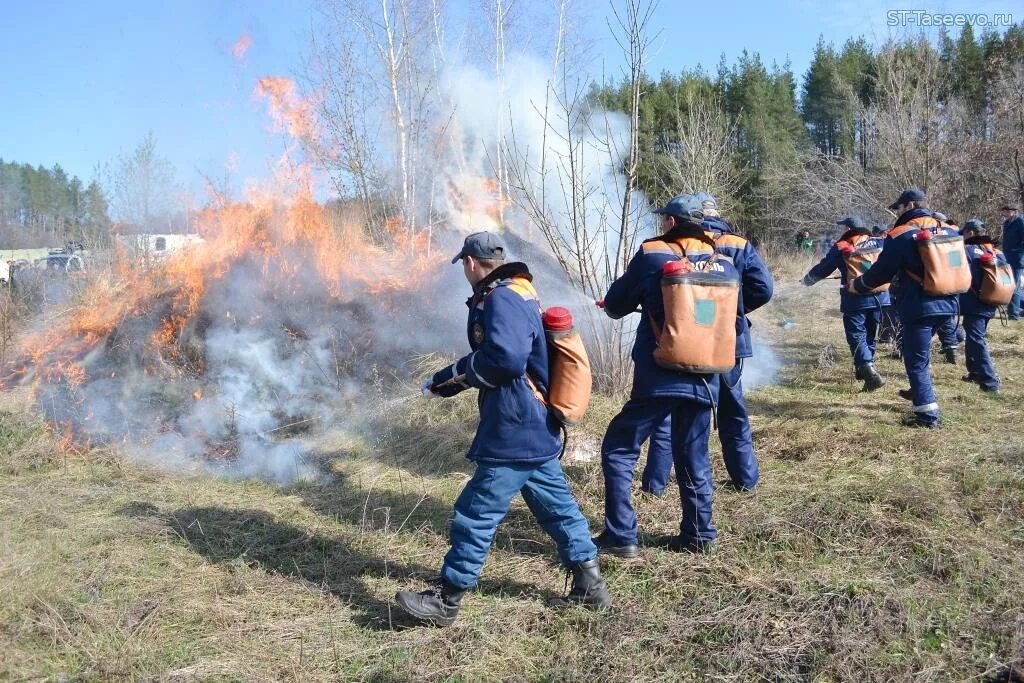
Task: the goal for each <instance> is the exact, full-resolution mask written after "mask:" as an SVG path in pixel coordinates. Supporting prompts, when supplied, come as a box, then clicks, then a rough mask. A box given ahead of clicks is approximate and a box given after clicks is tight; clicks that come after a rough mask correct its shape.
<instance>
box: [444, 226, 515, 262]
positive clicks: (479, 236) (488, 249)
mask: <svg viewBox="0 0 1024 683" xmlns="http://www.w3.org/2000/svg"><path fill="white" fill-rule="evenodd" d="M506 252H507V250H506V249H505V243H504V242H503V241H502V239H501V237H499V236H498V235H496V234H494V233H493V232H486V231H484V232H474V233H473V234H472V235H468V236H467V237H466V240H465V241H464V242H463V243H462V251H460V252H459V253H458V254H456V255H455V258H453V259H452V263H458V262H459V261H461V260H462V259H464V258H466V257H467V256H472V257H473V258H485V259H495V260H497V261H504V260H505V254H506Z"/></svg>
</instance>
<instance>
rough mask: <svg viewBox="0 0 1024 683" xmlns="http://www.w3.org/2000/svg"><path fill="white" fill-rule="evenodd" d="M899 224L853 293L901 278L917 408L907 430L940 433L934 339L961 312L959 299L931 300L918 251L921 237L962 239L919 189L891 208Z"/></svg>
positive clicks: (907, 358)
mask: <svg viewBox="0 0 1024 683" xmlns="http://www.w3.org/2000/svg"><path fill="white" fill-rule="evenodd" d="M889 209H890V210H892V211H895V212H896V214H897V216H898V218H897V219H896V223H895V225H893V228H892V230H891V231H890V232H889V237H888V238H887V239H886V240H885V246H884V247H882V253H881V254H880V255H879V257H878V261H877V262H876V263H875V265H874V266H872V267H871V268H870V269H869V270H868V271H867V272H866V273H864V274H863V275H861V276H860V277H858V278H856V279H855V280H854V281H853V284H852V286H851V289H852V290H853V291H854V292H857V293H860V294H869V293H871V291H872V290H874V289H876V288H878V287H880V286H882V285H884V284H885V283H887V282H890V281H891V280H892V279H893V278H896V281H897V283H898V284H899V292H900V293H899V297H897V300H896V307H897V309H898V311H899V315H900V320H901V321H902V323H903V364H904V367H905V368H906V371H907V377H908V379H909V380H910V391H908V392H901V395H902V396H903V397H904V398H908V399H910V400H911V402H912V412H911V413H910V415H908V416H906V417H905V418H904V419H903V424H904V425H905V426H907V427H927V428H935V427H938V426H939V404H938V401H937V399H936V397H935V390H934V388H933V386H932V377H931V341H932V336H933V335H934V334H935V333H936V331H937V330H938V329H940V328H941V327H942V326H943V325H947V324H948V323H949V322H950V318H951V317H952V316H955V315H957V311H958V310H959V305H958V296H957V295H956V294H952V295H949V296H932V295H929V294H926V293H925V291H924V287H923V285H922V283H921V279H922V278H923V275H924V262H923V261H922V260H921V255H920V253H919V252H918V250H917V236H918V233H919V232H925V233H930V236H939V235H943V236H944V235H957V234H959V233H958V232H957V231H954V230H952V229H951V228H948V227H943V225H942V224H941V223H940V222H939V221H938V220H936V219H935V217H934V216H933V215H932V211H931V209H929V208H928V201H927V198H926V197H925V194H924V192H922V191H921V190H920V189H918V188H916V187H911V188H907V189H906V190H904V191H903V193H902V194H900V196H899V198H898V199H897V200H896V201H895V202H893V203H892V204H890V205H889Z"/></svg>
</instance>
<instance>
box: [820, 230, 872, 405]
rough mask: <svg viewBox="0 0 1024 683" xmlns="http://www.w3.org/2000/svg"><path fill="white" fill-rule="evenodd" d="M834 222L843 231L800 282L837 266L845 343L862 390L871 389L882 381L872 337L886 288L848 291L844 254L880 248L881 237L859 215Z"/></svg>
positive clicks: (852, 254)
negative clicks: (876, 366) (860, 292)
mask: <svg viewBox="0 0 1024 683" xmlns="http://www.w3.org/2000/svg"><path fill="white" fill-rule="evenodd" d="M836 225H841V226H843V227H845V228H846V232H845V233H843V235H842V236H841V237H840V238H839V239H838V240H837V241H836V243H835V244H833V245H832V248H831V249H829V250H828V253H826V254H825V257H824V258H823V259H821V261H820V262H819V263H818V264H817V265H815V266H814V267H813V268H811V269H810V270H809V271H808V272H807V274H806V275H804V279H803V283H804V284H805V285H807V286H808V287H810V286H811V285H813V284H815V283H816V282H820V281H821V280H824V279H825V278H827V277H828V276H829V275H831V274H832V273H834V272H835V271H836V269H838V270H839V282H840V285H841V286H840V288H839V310H840V312H841V313H842V314H843V329H844V330H845V331H846V343H847V344H848V345H849V347H850V353H851V354H852V355H853V367H854V371H855V372H856V377H857V379H859V380H863V381H864V387H863V390H864V391H874V390H875V389H879V388H881V387H882V386H883V385H884V384H885V379H884V378H883V377H882V376H881V375H880V374H878V370H876V369H875V337H876V335H877V334H878V326H879V323H880V322H881V316H882V309H883V308H884V307H885V306H888V305H889V292H888V291H881V292H875V293H870V294H856V293H854V292H851V291H850V279H851V278H850V272H849V268H847V266H846V259H847V258H856V256H855V254H856V252H857V251H862V250H870V249H881V248H882V245H883V244H884V240H883V239H882V238H881V237H878V236H875V235H872V234H871V230H869V229H868V227H867V224H866V223H865V222H864V220H863V219H861V218H860V217H859V216H848V217H846V218H843V219H842V220H840V221H836Z"/></svg>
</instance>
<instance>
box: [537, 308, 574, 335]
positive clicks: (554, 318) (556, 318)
mask: <svg viewBox="0 0 1024 683" xmlns="http://www.w3.org/2000/svg"><path fill="white" fill-rule="evenodd" d="M541 320H543V321H544V329H545V330H548V331H550V332H567V331H568V330H571V329H572V313H570V312H569V309H568V308H563V307H562V306H552V307H551V308H549V309H548V310H546V311H544V315H542V316H541Z"/></svg>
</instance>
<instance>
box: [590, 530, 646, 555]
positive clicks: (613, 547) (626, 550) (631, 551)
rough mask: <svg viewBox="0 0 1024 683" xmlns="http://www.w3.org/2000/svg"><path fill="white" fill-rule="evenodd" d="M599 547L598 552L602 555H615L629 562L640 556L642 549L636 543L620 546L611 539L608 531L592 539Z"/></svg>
mask: <svg viewBox="0 0 1024 683" xmlns="http://www.w3.org/2000/svg"><path fill="white" fill-rule="evenodd" d="M590 540H592V541H593V542H594V545H596V546H597V552H599V553H601V554H602V555H615V556H616V557H622V558H624V559H627V560H631V559H633V558H634V557H639V556H640V549H639V548H637V546H636V544H635V543H628V544H620V543H617V542H615V541H614V540H612V539H611V538H609V536H608V532H607V531H602V532H601V533H600V534H598V535H597V536H594V537H593V538H592V539H590Z"/></svg>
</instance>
